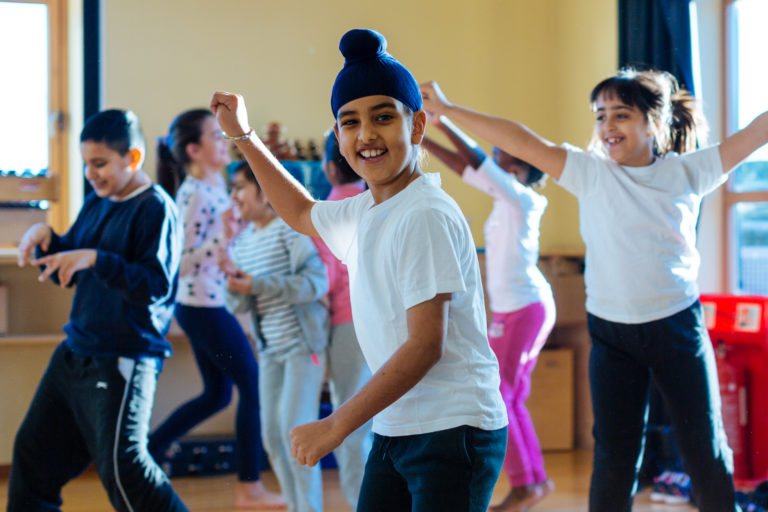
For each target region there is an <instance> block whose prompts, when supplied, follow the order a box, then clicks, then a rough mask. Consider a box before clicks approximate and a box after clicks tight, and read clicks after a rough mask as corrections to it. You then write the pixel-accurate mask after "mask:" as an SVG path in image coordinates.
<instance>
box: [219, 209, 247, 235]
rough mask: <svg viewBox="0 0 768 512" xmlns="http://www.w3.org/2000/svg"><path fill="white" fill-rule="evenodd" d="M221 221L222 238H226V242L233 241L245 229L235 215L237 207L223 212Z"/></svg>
mask: <svg viewBox="0 0 768 512" xmlns="http://www.w3.org/2000/svg"><path fill="white" fill-rule="evenodd" d="M221 220H222V222H223V223H224V236H226V237H227V241H228V242H231V241H232V240H234V239H235V238H236V237H237V235H239V234H240V232H241V231H242V230H243V228H244V227H245V224H244V223H243V222H242V220H241V219H240V218H239V216H238V214H237V207H235V206H232V207H231V208H229V209H227V210H225V211H224V213H222V214H221Z"/></svg>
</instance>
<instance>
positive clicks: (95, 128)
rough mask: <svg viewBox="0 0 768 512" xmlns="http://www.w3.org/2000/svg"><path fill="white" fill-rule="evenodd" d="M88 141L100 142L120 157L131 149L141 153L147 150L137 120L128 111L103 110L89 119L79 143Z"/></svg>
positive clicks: (81, 133) (136, 117)
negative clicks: (138, 150)
mask: <svg viewBox="0 0 768 512" xmlns="http://www.w3.org/2000/svg"><path fill="white" fill-rule="evenodd" d="M88 141H91V142H101V143H103V144H105V145H106V146H107V147H108V148H109V149H111V150H113V151H116V152H117V153H118V154H119V155H120V156H125V155H126V154H127V153H128V151H130V150H131V149H133V148H136V149H140V150H141V152H142V153H144V152H145V151H146V148H147V144H146V141H145V140H144V132H142V130H141V123H139V118H138V116H136V114H134V113H133V112H132V111H130V110H119V109H110V110H103V111H101V112H98V113H96V114H94V115H92V116H91V117H89V118H88V120H87V121H86V122H85V126H83V131H81V132H80V142H88Z"/></svg>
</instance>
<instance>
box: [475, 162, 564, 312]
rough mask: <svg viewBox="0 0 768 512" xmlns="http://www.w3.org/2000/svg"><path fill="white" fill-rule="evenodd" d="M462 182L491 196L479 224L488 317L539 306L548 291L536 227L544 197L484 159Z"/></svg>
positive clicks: (550, 293)
mask: <svg viewBox="0 0 768 512" xmlns="http://www.w3.org/2000/svg"><path fill="white" fill-rule="evenodd" d="M462 179H463V180H464V181H465V182H467V183H469V184H470V185H472V186H474V187H475V188H477V189H479V190H481V191H483V192H485V193H486V194H488V195H490V196H492V197H493V198H494V199H495V201H494V203H493V210H491V214H490V215H489V216H488V219H487V220H486V221H485V268H486V281H485V283H486V289H487V290H488V298H489V300H490V303H491V311H493V312H494V313H509V312H511V311H517V310H518V309H520V308H523V307H525V306H527V305H528V304H533V303H534V302H541V301H542V300H544V299H545V298H546V297H551V296H552V290H551V288H550V287H549V283H548V282H547V280H546V279H545V278H544V275H543V274H542V273H541V271H540V270H539V267H538V266H537V263H538V261H539V224H540V223H541V216H542V215H543V214H544V210H545V209H546V208H547V198H546V197H544V196H542V195H541V194H538V193H536V192H535V191H534V190H533V189H532V188H531V187H526V186H525V185H523V184H522V183H520V182H519V181H517V179H516V178H515V177H514V176H512V175H511V174H509V173H507V172H505V171H504V170H503V169H501V167H499V166H498V165H497V164H496V162H494V160H493V158H490V157H487V158H486V159H485V160H483V163H482V164H480V167H478V168H477V169H474V168H473V167H472V166H467V168H466V169H465V170H464V174H462Z"/></svg>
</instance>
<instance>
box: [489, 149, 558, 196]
mask: <svg viewBox="0 0 768 512" xmlns="http://www.w3.org/2000/svg"><path fill="white" fill-rule="evenodd" d="M499 153H504V154H505V155H506V156H507V157H509V158H511V159H512V160H513V161H515V162H517V163H518V164H520V165H524V166H526V167H527V168H528V178H527V179H526V180H525V183H523V185H525V186H527V187H531V188H541V187H543V186H544V183H545V182H546V181H547V175H546V174H544V172H542V171H541V170H540V169H539V168H538V167H534V166H533V165H531V164H529V163H528V162H526V161H525V160H521V159H519V158H517V157H516V156H512V155H510V154H509V153H507V152H506V151H504V150H503V149H501V148H499V147H498V146H494V147H493V157H494V160H496V158H498V154H499Z"/></svg>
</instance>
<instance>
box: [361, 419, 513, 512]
mask: <svg viewBox="0 0 768 512" xmlns="http://www.w3.org/2000/svg"><path fill="white" fill-rule="evenodd" d="M506 446H507V428H506V427H504V428H501V429H499V430H492V431H488V430H481V429H479V428H474V427H468V426H461V427H456V428H451V429H448V430H440V431H438V432H431V433H428V434H419V435H411V436H402V437H386V436H381V435H378V434H374V438H373V448H372V449H371V453H370V454H369V455H368V462H367V463H366V466H365V475H364V476H363V485H362V489H361V491H360V499H359V500H358V503H357V512H393V511H398V512H408V511H410V512H435V511H438V510H439V511H440V512H486V510H487V509H488V503H489V502H490V500H491V494H493V488H494V486H495V485H496V481H497V480H498V478H499V473H500V472H501V464H502V462H503V461H504V452H505V450H506Z"/></svg>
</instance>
